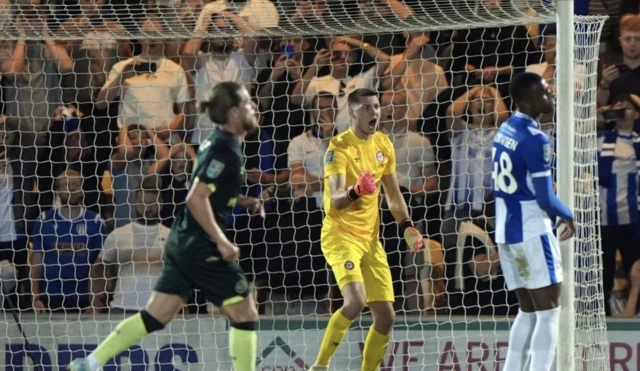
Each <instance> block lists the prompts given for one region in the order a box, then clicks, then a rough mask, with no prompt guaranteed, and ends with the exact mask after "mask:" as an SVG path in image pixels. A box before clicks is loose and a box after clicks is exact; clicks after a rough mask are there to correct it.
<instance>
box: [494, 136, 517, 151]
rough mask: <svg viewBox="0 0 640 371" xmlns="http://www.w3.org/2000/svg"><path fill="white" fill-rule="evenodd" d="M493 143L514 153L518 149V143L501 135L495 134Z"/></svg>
mask: <svg viewBox="0 0 640 371" xmlns="http://www.w3.org/2000/svg"><path fill="white" fill-rule="evenodd" d="M494 141H495V142H496V143H499V144H502V145H503V146H505V148H507V149H510V150H512V151H515V150H516V148H518V141H517V140H515V139H513V138H509V137H507V136H505V135H502V134H500V133H498V134H496V136H495V139H494Z"/></svg>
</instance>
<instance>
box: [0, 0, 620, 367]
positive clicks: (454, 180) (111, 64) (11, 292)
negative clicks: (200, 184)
mask: <svg viewBox="0 0 640 371" xmlns="http://www.w3.org/2000/svg"><path fill="white" fill-rule="evenodd" d="M555 22H556V12H555V7H554V4H553V3H552V2H548V1H528V0H484V1H471V0H430V1H418V0H405V1H402V0H342V1H340V0H309V1H307V0H298V1H285V0H278V1H275V0H274V1H269V0H248V1H235V2H227V1H225V0H218V1H214V2H210V1H205V2H202V1H201V0H155V1H154V0H146V1H142V0H111V1H105V0H77V1H60V0H50V1H48V2H47V1H46V0H19V1H9V0H0V32H1V33H2V35H3V38H2V41H0V73H1V77H2V80H1V81H2V95H1V99H0V104H1V108H2V116H1V119H0V129H1V130H0V134H1V135H0V273H1V276H2V277H1V278H2V281H0V283H1V284H0V288H2V295H1V296H0V297H1V298H2V302H1V304H2V308H4V312H3V319H4V320H3V321H2V322H0V334H1V336H2V339H1V340H0V352H4V357H2V356H0V363H3V364H2V365H0V368H3V369H7V370H31V369H33V370H54V369H58V367H61V368H62V367H64V366H66V365H68V364H69V363H70V361H71V360H73V359H75V358H77V357H83V356H85V355H86V354H88V352H90V351H91V350H92V349H94V348H95V346H96V345H97V344H98V343H99V342H100V341H101V340H103V339H104V338H105V337H106V335H107V334H108V333H109V332H110V331H111V330H112V329H113V328H114V327H115V325H116V324H117V323H118V322H119V321H120V320H121V319H123V318H124V317H125V316H127V315H128V314H130V313H134V312H135V311H139V310H141V309H143V308H144V305H145V303H146V301H147V299H148V298H149V297H150V294H151V290H152V288H153V284H154V282H155V279H156V278H157V276H158V274H159V272H160V269H161V267H162V256H163V254H162V252H163V246H164V242H165V240H166V237H167V235H168V233H169V231H170V228H171V224H172V222H173V220H174V219H175V216H176V215H177V213H180V212H183V208H184V203H185V199H186V195H187V193H188V189H189V186H190V184H191V171H192V169H193V166H194V164H193V160H194V158H195V154H196V151H197V149H198V145H199V144H200V143H201V142H202V140H203V139H204V138H206V136H207V135H209V133H211V132H212V130H214V128H215V124H214V123H213V122H211V121H210V120H209V119H208V118H206V117H204V116H202V115H200V114H199V113H198V110H197V103H198V102H200V101H203V100H204V99H206V98H207V97H208V94H209V92H210V90H211V88H212V87H213V86H214V85H215V84H217V83H219V82H222V81H236V82H238V83H241V84H243V85H245V86H246V87H247V88H248V89H249V91H250V92H251V94H252V96H253V97H254V98H255V102H256V103H257V104H258V107H259V110H260V130H259V131H257V132H255V133H250V134H249V135H248V136H247V138H246V140H245V144H244V146H243V150H244V152H245V153H244V154H245V159H246V161H245V173H246V181H245V186H243V188H242V190H241V193H242V194H243V195H246V196H251V197H259V198H261V199H262V200H263V201H264V213H258V214H256V215H250V214H249V213H248V212H247V211H246V210H242V209H240V208H235V209H234V211H233V213H232V215H231V216H230V217H229V220H228V221H227V227H228V235H229V237H230V238H231V239H232V240H233V241H234V242H235V243H236V244H237V245H238V246H239V247H240V249H241V253H242V259H241V266H242V268H243V269H244V270H245V272H246V273H247V275H248V277H249V278H250V279H251V281H252V282H253V286H254V287H253V294H254V295H255V297H256V299H257V302H258V305H259V312H260V314H261V320H260V327H259V345H258V359H257V360H256V364H257V369H259V370H265V371H266V370H269V371H275V370H278V371H279V370H282V371H285V370H286V371H292V370H304V369H307V368H308V367H309V366H310V365H312V364H313V363H314V360H315V357H316V355H317V352H318V347H319V345H320V342H321V340H322V335H323V333H324V329H325V327H326V325H327V321H328V318H329V314H330V313H331V311H332V310H334V309H335V308H338V307H339V306H340V303H341V298H340V293H339V290H337V288H336V286H335V283H334V279H333V277H332V274H331V272H330V270H329V269H328V267H327V265H326V262H325V259H324V257H323V256H322V251H321V249H320V230H321V226H322V218H323V208H322V187H323V164H324V155H325V152H326V149H327V145H328V140H330V138H331V137H333V136H334V135H336V134H337V133H340V132H343V131H345V130H348V128H349V122H348V118H349V113H348V109H347V108H346V101H347V96H348V94H349V93H350V92H352V91H353V90H355V89H357V88H367V89H372V90H375V91H377V92H379V94H380V101H381V106H382V109H381V118H380V127H379V129H380V130H381V131H383V132H385V133H386V134H388V135H389V137H390V139H391V140H392V142H393V145H394V148H395V151H396V158H397V174H398V178H399V182H400V186H401V189H402V191H403V193H404V195H405V199H406V200H407V204H408V205H409V208H410V211H411V217H412V219H413V220H414V222H415V223H416V224H417V225H418V227H419V228H420V229H421V230H422V232H423V233H424V235H425V236H426V238H427V239H426V243H425V245H426V248H425V252H424V253H420V254H419V255H417V256H413V255H410V254H408V252H407V249H406V246H405V244H404V242H403V240H402V239H401V238H400V236H399V235H398V228H397V224H396V222H395V220H394V219H393V216H392V215H391V213H390V212H389V210H388V207H387V205H386V203H385V201H384V199H383V198H381V200H380V201H381V213H380V238H381V241H382V244H383V247H384V249H385V250H386V252H387V254H388V260H389V265H390V266H391V271H392V277H393V280H394V290H395V294H396V301H395V304H394V305H395V309H396V312H397V313H398V316H397V321H396V324H395V326H394V330H393V337H392V342H391V344H390V346H389V349H388V351H387V354H386V355H385V357H384V360H383V364H382V366H381V370H452V371H453V370H489V369H491V370H493V369H495V370H500V369H502V367H503V364H504V359H505V356H506V349H507V346H508V343H507V341H508V331H509V326H510V321H509V319H510V318H512V316H513V315H515V313H516V312H517V301H516V299H515V296H514V295H513V294H512V293H508V292H507V291H506V289H505V285H504V280H503V278H502V275H501V272H500V270H499V264H498V262H499V252H498V251H497V246H496V244H495V242H494V239H493V238H494V236H493V201H492V196H491V188H492V187H491V167H492V166H491V165H490V160H491V145H492V140H493V135H494V134H495V132H496V129H497V127H499V125H500V124H501V123H502V122H504V121H505V120H506V119H507V118H508V117H510V115H511V114H512V112H513V109H514V107H513V105H512V102H511V99H510V97H509V93H508V87H509V82H510V81H511V79H512V77H513V76H514V75H515V74H518V73H521V72H524V71H529V72H534V73H538V74H541V75H542V76H543V77H544V78H545V79H547V81H548V82H549V84H550V85H552V86H553V89H555V91H556V94H562V91H563V87H562V86H556V84H555V78H556V74H555V62H556V60H555V55H556V53H555V46H556V41H557V35H556V33H555V25H554V24H555ZM603 22H604V19H600V18H579V17H578V18H576V22H575V35H576V38H575V40H576V41H575V54H574V55H575V58H574V64H575V84H576V85H575V86H576V92H575V124H576V126H575V147H574V148H555V151H554V158H555V159H554V161H557V159H558V158H560V157H562V156H573V158H574V162H575V165H574V176H575V184H574V187H575V215H576V222H577V226H578V231H577V237H576V239H575V262H574V265H575V314H576V323H575V325H572V324H562V326H563V331H574V332H575V339H576V342H575V344H574V345H573V346H574V347H575V350H576V353H575V357H576V370H584V371H587V370H589V371H591V370H608V367H609V355H608V343H607V333H606V322H605V317H604V300H605V298H604V297H603V294H602V278H601V267H602V264H601V257H600V251H601V250H600V244H599V239H598V231H599V211H598V207H597V205H598V192H597V189H596V188H595V184H597V182H596V181H595V180H596V179H597V163H596V151H597V148H596V147H597V146H596V119H595V117H596V105H595V94H596V85H597V71H598V48H599V42H600V41H599V37H600V31H601V28H602V25H603ZM557 109H558V110H562V109H563V108H562V107H558V108H557ZM542 124H543V127H542V128H543V130H544V131H545V133H547V135H549V136H550V138H551V142H552V143H554V141H555V138H556V130H555V128H556V126H557V125H562V123H561V122H556V120H555V117H554V116H553V115H550V116H549V117H544V118H543V120H542ZM14 314H16V316H14ZM212 315H213V316H212ZM370 324H371V318H370V315H369V311H368V310H366V309H365V311H364V313H363V316H362V317H361V318H360V319H358V320H357V321H356V322H355V324H354V327H353V328H352V329H351V331H350V332H349V333H348V334H347V336H346V338H345V342H344V343H343V344H342V345H341V347H340V348H339V350H338V352H337V354H336V356H335V357H334V359H333V361H332V369H335V370H359V369H360V365H361V356H362V349H363V342H364V339H365V337H366V331H367V330H368V327H369V325H370ZM227 326H228V323H227V322H226V320H224V319H222V318H221V317H220V316H219V311H218V309H217V308H215V307H214V306H212V305H210V304H208V303H206V301H205V300H204V298H203V295H202V294H201V293H199V292H195V293H194V295H193V296H192V297H191V298H190V299H189V301H188V303H187V305H185V307H184V309H183V311H182V312H181V313H180V314H179V315H178V316H177V317H176V320H175V321H174V322H172V323H171V325H170V326H168V327H167V328H166V329H165V330H163V331H161V332H159V333H155V334H153V335H152V336H150V337H148V338H146V339H145V340H143V341H142V343H141V344H139V345H136V346H134V347H132V348H130V350H129V351H127V352H125V353H123V354H122V355H121V356H120V357H118V358H116V359H115V360H113V361H112V362H111V363H110V364H109V365H107V367H106V368H105V369H113V370H116V369H130V370H151V369H155V370H229V369H231V368H232V366H231V360H230V358H229V356H228V349H227V343H228V341H227V329H228V327H227ZM565 346H571V345H570V344H565Z"/></svg>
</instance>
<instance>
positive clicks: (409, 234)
mask: <svg viewBox="0 0 640 371" xmlns="http://www.w3.org/2000/svg"><path fill="white" fill-rule="evenodd" d="M400 234H401V235H402V236H403V237H404V240H405V241H406V242H407V246H408V247H409V251H410V252H411V253H412V254H415V253H417V252H418V251H420V250H422V247H423V246H424V239H423V238H422V233H420V231H419V230H417V229H415V227H414V226H413V222H412V221H411V219H409V218H407V219H405V220H403V221H402V222H400Z"/></svg>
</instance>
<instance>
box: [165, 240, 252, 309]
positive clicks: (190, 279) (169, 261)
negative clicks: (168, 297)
mask: <svg viewBox="0 0 640 371" xmlns="http://www.w3.org/2000/svg"><path fill="white" fill-rule="evenodd" d="M177 244H178V242H173V241H171V239H168V240H167V244H166V246H165V258H164V266H163V268H162V272H161V273H160V277H158V281H157V282H156V285H155V287H154V291H157V292H161V293H165V294H173V295H178V296H181V297H182V298H184V299H185V300H187V299H188V298H189V297H190V296H191V293H192V292H193V289H198V290H200V291H202V293H203V294H204V296H205V298H206V299H207V300H208V301H210V302H211V303H213V304H214V305H215V306H217V307H223V306H226V305H231V304H235V303H238V302H241V301H242V300H244V298H246V297H247V296H248V295H249V292H250V289H249V283H248V282H247V278H246V277H245V275H244V272H243V271H242V269H241V268H240V265H239V264H238V263H235V264H231V263H228V262H226V261H224V260H222V258H221V257H220V255H219V254H218V252H217V250H216V248H215V246H212V245H211V244H210V243H209V244H195V245H191V246H188V245H189V244H188V243H187V244H186V245H182V246H181V245H178V246H175V245H177Z"/></svg>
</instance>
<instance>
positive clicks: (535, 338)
mask: <svg viewBox="0 0 640 371" xmlns="http://www.w3.org/2000/svg"><path fill="white" fill-rule="evenodd" d="M510 94H511V97H512V98H513V101H514V102H515V103H516V105H517V107H518V112H516V113H515V114H514V115H513V116H512V117H511V118H510V119H509V120H507V121H506V122H505V123H504V124H503V125H502V127H500V130H499V131H498V133H497V134H496V136H495V139H494V143H493V156H492V157H493V185H494V195H495V207H496V242H497V243H498V250H499V251H500V264H501V267H502V271H503V274H504V279H505V282H506V284H507V288H508V289H509V290H515V291H516V294H517V296H518V301H519V304H520V310H519V312H518V315H517V316H516V319H515V321H514V323H513V327H512V328H511V335H510V337H509V350H508V352H507V359H506V361H505V367H504V369H505V370H524V369H525V368H524V366H525V364H526V362H527V359H528V356H529V353H530V355H531V362H530V365H529V368H528V370H531V371H549V370H550V369H551V366H552V364H553V360H554V357H555V347H556V344H557V340H558V322H559V317H560V305H559V303H558V300H559V297H560V283H561V281H562V261H561V257H560V250H559V248H558V243H557V240H556V237H555V236H554V234H553V229H552V222H551V219H550V217H560V220H559V222H558V225H563V224H564V225H566V227H567V228H566V229H564V230H563V231H562V233H561V234H560V240H566V239H568V238H571V237H572V236H573V233H574V231H575V227H574V225H573V215H572V213H571V211H570V210H569V209H568V208H567V207H566V206H565V205H563V204H562V202H560V200H558V198H557V197H556V195H555V194H554V192H553V184H552V183H553V182H552V178H551V167H550V165H551V148H550V145H549V139H548V138H547V137H546V135H544V133H543V132H542V131H540V124H539V122H538V119H539V118H540V116H541V115H542V114H544V113H548V112H551V111H552V110H553V108H554V97H553V94H552V93H551V91H550V90H549V87H548V85H547V83H546V82H545V80H544V79H543V78H542V77H541V76H539V75H537V74H533V73H527V72H525V73H522V74H520V75H518V76H516V77H515V78H514V80H513V81H512V82H511V87H510Z"/></svg>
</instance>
